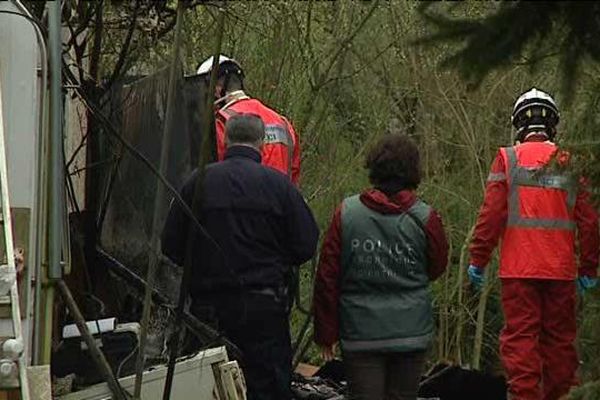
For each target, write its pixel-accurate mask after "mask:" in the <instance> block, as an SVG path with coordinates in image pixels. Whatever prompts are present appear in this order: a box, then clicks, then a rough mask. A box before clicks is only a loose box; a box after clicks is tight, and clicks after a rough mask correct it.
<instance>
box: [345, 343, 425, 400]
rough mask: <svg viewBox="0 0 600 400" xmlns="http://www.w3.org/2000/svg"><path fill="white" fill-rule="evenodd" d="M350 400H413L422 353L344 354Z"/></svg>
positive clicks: (422, 361) (418, 378)
mask: <svg viewBox="0 0 600 400" xmlns="http://www.w3.org/2000/svg"><path fill="white" fill-rule="evenodd" d="M343 357H344V368H345V370H346V376H347V377H348V383H349V385H350V394H351V397H350V398H351V399H352V400H415V399H416V398H417V392H418V389H419V380H420V378H421V372H422V370H423V365H424V364H425V352H424V351H417V352H410V353H376V352H344V353H343Z"/></svg>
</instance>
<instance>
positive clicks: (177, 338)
mask: <svg viewBox="0 0 600 400" xmlns="http://www.w3.org/2000/svg"><path fill="white" fill-rule="evenodd" d="M224 27H225V11H224V10H223V9H222V8H219V20H218V26H217V37H216V38H215V49H214V54H213V63H212V69H211V73H210V83H209V85H208V91H207V93H206V104H205V106H206V109H205V112H204V120H203V124H202V135H203V136H202V148H201V152H200V160H199V165H198V172H199V174H198V177H199V178H198V180H197V181H196V183H195V188H194V198H193V204H192V211H193V212H194V213H195V215H196V216H197V215H198V212H199V210H200V209H201V206H202V197H203V181H204V172H205V171H204V169H205V166H206V164H207V162H208V160H209V158H210V154H211V150H212V148H213V146H214V137H210V136H211V133H212V130H211V124H212V123H214V122H213V102H212V101H211V99H212V96H213V93H214V91H215V85H216V83H217V72H218V69H219V55H220V53H221V43H222V42H223V30H224ZM194 229H195V227H194V226H191V227H190V229H189V230H188V235H187V240H186V241H187V243H186V254H185V261H184V265H183V276H182V277H181V284H180V286H179V300H178V303H177V309H176V311H175V326H177V327H178V326H181V323H182V320H183V315H184V308H185V302H186V299H187V297H188V292H189V281H190V279H191V272H192V267H193V266H192V257H191V254H192V251H193V250H192V249H193V246H194V243H193V237H194ZM184 332H185V330H184V329H181V330H180V331H179V332H178V333H176V334H175V335H174V338H173V340H174V342H173V344H172V345H171V349H170V352H169V366H168V368H167V378H166V380H165V388H164V391H163V400H169V399H170V398H171V388H172V386H173V375H174V373H175V362H176V360H177V355H178V352H179V343H181V339H182V336H183V333H184Z"/></svg>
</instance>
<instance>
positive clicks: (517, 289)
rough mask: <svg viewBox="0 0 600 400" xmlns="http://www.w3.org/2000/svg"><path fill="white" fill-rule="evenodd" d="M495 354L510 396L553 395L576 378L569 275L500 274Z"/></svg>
mask: <svg viewBox="0 0 600 400" xmlns="http://www.w3.org/2000/svg"><path fill="white" fill-rule="evenodd" d="M502 307H503V309H504V319H505V326H504V329H503V330H502V333H501V335H500V354H501V356H502V362H503V364H504V369H505V371H506V375H507V378H508V385H509V391H510V394H511V397H510V398H511V399H513V400H542V399H543V400H558V399H560V398H561V396H564V395H565V394H567V393H568V392H569V389H570V388H571V387H572V386H574V385H576V384H577V378H576V376H575V375H576V371H577V367H578V365H579V361H578V358H577V352H576V350H575V337H576V334H577V323H576V314H575V308H576V294H575V283H574V282H573V281H559V280H542V279H502Z"/></svg>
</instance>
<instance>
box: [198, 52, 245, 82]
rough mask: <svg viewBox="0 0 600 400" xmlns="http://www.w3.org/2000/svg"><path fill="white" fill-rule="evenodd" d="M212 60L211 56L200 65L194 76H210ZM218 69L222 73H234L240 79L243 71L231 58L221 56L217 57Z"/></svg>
mask: <svg viewBox="0 0 600 400" xmlns="http://www.w3.org/2000/svg"><path fill="white" fill-rule="evenodd" d="M213 58H214V57H213V56H210V57H208V59H206V60H205V61H204V62H203V63H202V64H200V66H199V67H198V69H197V70H196V74H198V75H204V74H210V72H211V70H212V65H213ZM219 69H220V70H221V69H223V73H231V72H234V73H237V74H238V75H240V76H242V77H243V76H244V70H243V69H242V66H241V65H240V63H238V62H237V61H236V60H234V59H233V58H229V57H227V56H224V55H222V54H220V55H219ZM219 72H220V71H219Z"/></svg>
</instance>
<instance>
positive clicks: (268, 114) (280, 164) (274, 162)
mask: <svg viewBox="0 0 600 400" xmlns="http://www.w3.org/2000/svg"><path fill="white" fill-rule="evenodd" d="M241 113H250V114H256V115H258V116H259V117H260V118H261V119H262V121H263V123H264V124H265V144H264V146H263V150H262V164H263V165H267V166H269V167H272V168H275V169H276V170H278V171H280V172H283V173H284V174H286V175H288V176H289V177H290V179H291V180H292V182H294V183H295V184H296V185H297V184H298V179H299V177H300V147H299V143H298V137H297V136H296V132H295V131H294V128H293V127H292V125H291V124H290V123H289V122H288V121H287V120H286V119H285V117H283V116H281V115H279V114H278V113H276V112H275V111H273V110H271V109H270V108H269V107H267V106H265V105H264V104H262V103H261V102H260V101H258V100H256V99H251V98H247V97H245V96H244V97H243V98H242V99H240V100H238V101H235V102H232V103H229V104H228V105H227V106H225V107H224V108H221V109H220V110H218V111H217V114H216V135H217V137H216V139H217V156H218V159H219V161H220V160H223V157H224V156H225V150H226V145H225V123H226V122H227V120H228V119H229V118H231V116H233V115H235V114H241Z"/></svg>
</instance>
